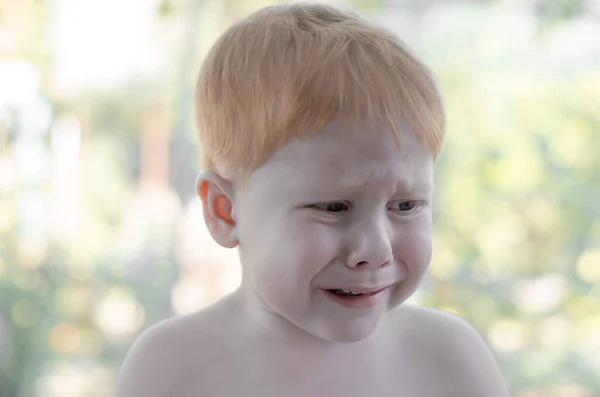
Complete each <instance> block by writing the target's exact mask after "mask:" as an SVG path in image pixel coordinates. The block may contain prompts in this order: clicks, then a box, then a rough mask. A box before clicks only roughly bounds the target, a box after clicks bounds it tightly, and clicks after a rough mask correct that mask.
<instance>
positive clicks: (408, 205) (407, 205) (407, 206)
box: [396, 200, 421, 212]
mask: <svg viewBox="0 0 600 397" xmlns="http://www.w3.org/2000/svg"><path fill="white" fill-rule="evenodd" d="M420 204H421V203H420V202H418V201H414V200H409V201H401V202H399V203H396V206H397V207H396V209H397V210H398V211H401V212H409V211H412V210H414V209H415V208H416V207H418V206H419V205H420Z"/></svg>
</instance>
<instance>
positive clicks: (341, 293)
mask: <svg viewBox="0 0 600 397" xmlns="http://www.w3.org/2000/svg"><path fill="white" fill-rule="evenodd" d="M384 289H385V288H382V289H379V290H377V291H373V292H367V293H361V292H353V291H350V290H347V289H328V290H327V292H330V293H332V294H334V295H338V296H346V297H353V296H371V295H375V294H377V293H378V292H381V291H383V290H384Z"/></svg>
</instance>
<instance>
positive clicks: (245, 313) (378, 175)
mask: <svg viewBox="0 0 600 397" xmlns="http://www.w3.org/2000/svg"><path fill="white" fill-rule="evenodd" d="M399 140H400V146H398V145H397V144H396V141H395V140H394V136H393V135H392V134H391V133H390V132H388V131H387V130H386V129H385V128H383V127H381V126H380V125H378V124H376V123H371V124H368V123H363V124H362V125H351V126H343V125H341V124H338V123H332V124H331V125H330V126H328V127H327V128H326V129H325V131H323V132H322V133H320V134H317V135H315V136H314V137H312V138H309V139H305V140H293V141H291V142H290V143H288V144H286V145H285V146H283V147H281V148H280V149H278V151H277V152H276V153H275V154H274V155H273V156H272V157H271V158H270V159H269V160H268V161H267V162H266V163H265V164H264V165H262V166H261V167H260V168H259V169H257V170H255V171H254V172H253V173H252V175H251V177H250V179H249V181H248V183H246V184H244V185H240V184H236V183H234V182H231V181H228V180H225V179H223V178H221V177H220V176H219V175H218V174H217V173H215V172H212V171H207V172H205V173H204V174H202V175H201V177H200V178H199V180H198V191H199V194H200V197H201V199H202V201H203V205H204V216H205V220H206V223H207V226H208V228H209V230H210V231H211V234H212V236H213V238H214V239H215V240H216V241H217V242H218V243H220V244H221V245H223V246H224V247H227V248H234V247H239V252H240V258H241V261H242V269H243V277H242V284H241V286H240V287H239V289H238V290H236V291H235V292H234V293H232V294H230V295H228V296H226V297H225V298H224V299H223V300H221V301H220V302H218V303H217V304H215V305H213V306H210V307H208V308H206V309H204V310H201V311H199V312H197V313H194V314H192V315H189V316H184V317H180V318H176V319H171V320H167V321H165V322H162V323H160V324H158V325H156V326H154V327H152V328H150V329H149V330H148V331H146V332H144V333H143V334H142V336H141V337H140V338H139V339H138V340H137V341H136V343H135V345H134V347H133V348H132V349H131V351H130V353H129V355H128V357H127V359H126V361H125V363H124V364H123V368H122V370H121V375H120V379H119V385H118V390H117V396H118V397H132V396H147V397H162V396H181V397H192V396H194V397H196V396H211V397H221V396H223V397H225V396H249V397H252V396H256V397H259V396H260V397H265V396H273V397H281V396H291V397H294V396H303V397H304V396H325V395H327V396H334V397H347V396H356V397H364V396H371V395H372V396H381V397H392V396H394V397H417V396H418V397H429V396H431V397H434V396H435V397H443V396H447V397H471V396H472V397H476V396H477V397H480V396H488V397H506V396H508V395H509V393H508V391H507V387H506V384H505V382H504V380H503V377H502V375H501V373H500V371H499V369H498V366H497V364H496V363H495V360H494V358H493V356H492V354H491V352H490V350H489V348H488V347H487V346H486V345H485V343H484V342H483V340H482V338H481V337H480V336H479V335H478V333H477V332H476V331H474V330H473V328H472V327H471V326H469V325H468V324H467V323H466V322H464V321H463V320H461V319H459V318H458V317H456V316H454V315H450V314H447V313H444V312H441V311H437V310H433V309H428V308H420V307H415V306H410V305H407V304H405V303H403V302H404V301H405V300H406V299H407V298H408V297H410V296H411V295H412V294H413V293H414V291H415V290H416V289H417V287H418V286H419V283H420V281H421V280H422V278H423V275H424V273H425V271H426V269H427V267H428V265H429V261H430V259H431V249H432V247H431V199H432V194H433V188H434V184H433V156H432V155H431V153H430V152H429V151H428V150H427V148H426V147H425V146H424V145H423V144H422V143H421V142H420V141H419V140H418V139H417V137H416V136H415V135H414V134H413V133H411V132H410V131H408V130H405V129H402V128H400V133H399ZM381 288H383V290H381ZM330 289H338V290H339V289H345V290H349V291H351V290H352V289H360V290H361V291H362V292H370V291H380V292H377V293H376V294H375V295H374V296H375V297H376V298H375V299H373V300H372V301H369V302H371V303H370V304H369V305H367V306H368V307H362V306H361V307H348V306H347V305H346V304H345V303H344V304H341V303H340V300H339V299H340V298H339V297H338V296H336V295H335V294H334V293H332V292H330V291H328V290H330ZM358 292H360V291H358ZM344 299H346V298H344ZM344 302H345V300H344Z"/></svg>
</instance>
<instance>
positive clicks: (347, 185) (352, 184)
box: [308, 178, 435, 197]
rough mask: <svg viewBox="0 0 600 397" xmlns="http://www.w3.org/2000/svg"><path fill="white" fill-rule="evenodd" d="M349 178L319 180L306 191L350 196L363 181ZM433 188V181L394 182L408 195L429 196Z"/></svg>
mask: <svg viewBox="0 0 600 397" xmlns="http://www.w3.org/2000/svg"><path fill="white" fill-rule="evenodd" d="M351 180H352V178H347V180H346V181H343V180H339V181H338V182H337V183H334V184H329V185H328V184H327V183H326V182H319V183H316V184H315V185H313V186H312V188H310V189H308V191H309V192H314V193H322V192H327V193H331V194H333V195H336V196H340V197H345V196H351V195H352V194H354V193H356V192H357V191H359V190H360V189H362V188H363V186H364V183H360V182H356V181H357V180H358V179H357V178H354V180H355V181H351ZM434 189H435V183H434V182H433V181H431V182H429V181H416V182H415V183H409V182H407V181H406V180H399V181H398V182H397V183H396V191H397V192H400V193H402V194H407V195H409V196H419V195H427V196H429V195H431V194H432V193H433V191H434Z"/></svg>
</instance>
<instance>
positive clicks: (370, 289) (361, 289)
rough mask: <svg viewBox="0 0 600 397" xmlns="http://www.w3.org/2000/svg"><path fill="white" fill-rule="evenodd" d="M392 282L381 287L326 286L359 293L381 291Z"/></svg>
mask: <svg viewBox="0 0 600 397" xmlns="http://www.w3.org/2000/svg"><path fill="white" fill-rule="evenodd" d="M390 286H391V284H388V285H384V286H381V287H365V286H348V287H335V288H324V289H328V290H332V289H344V290H346V291H350V292H354V293H357V294H372V293H373V292H379V291H381V290H384V289H386V288H388V287H390Z"/></svg>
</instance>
